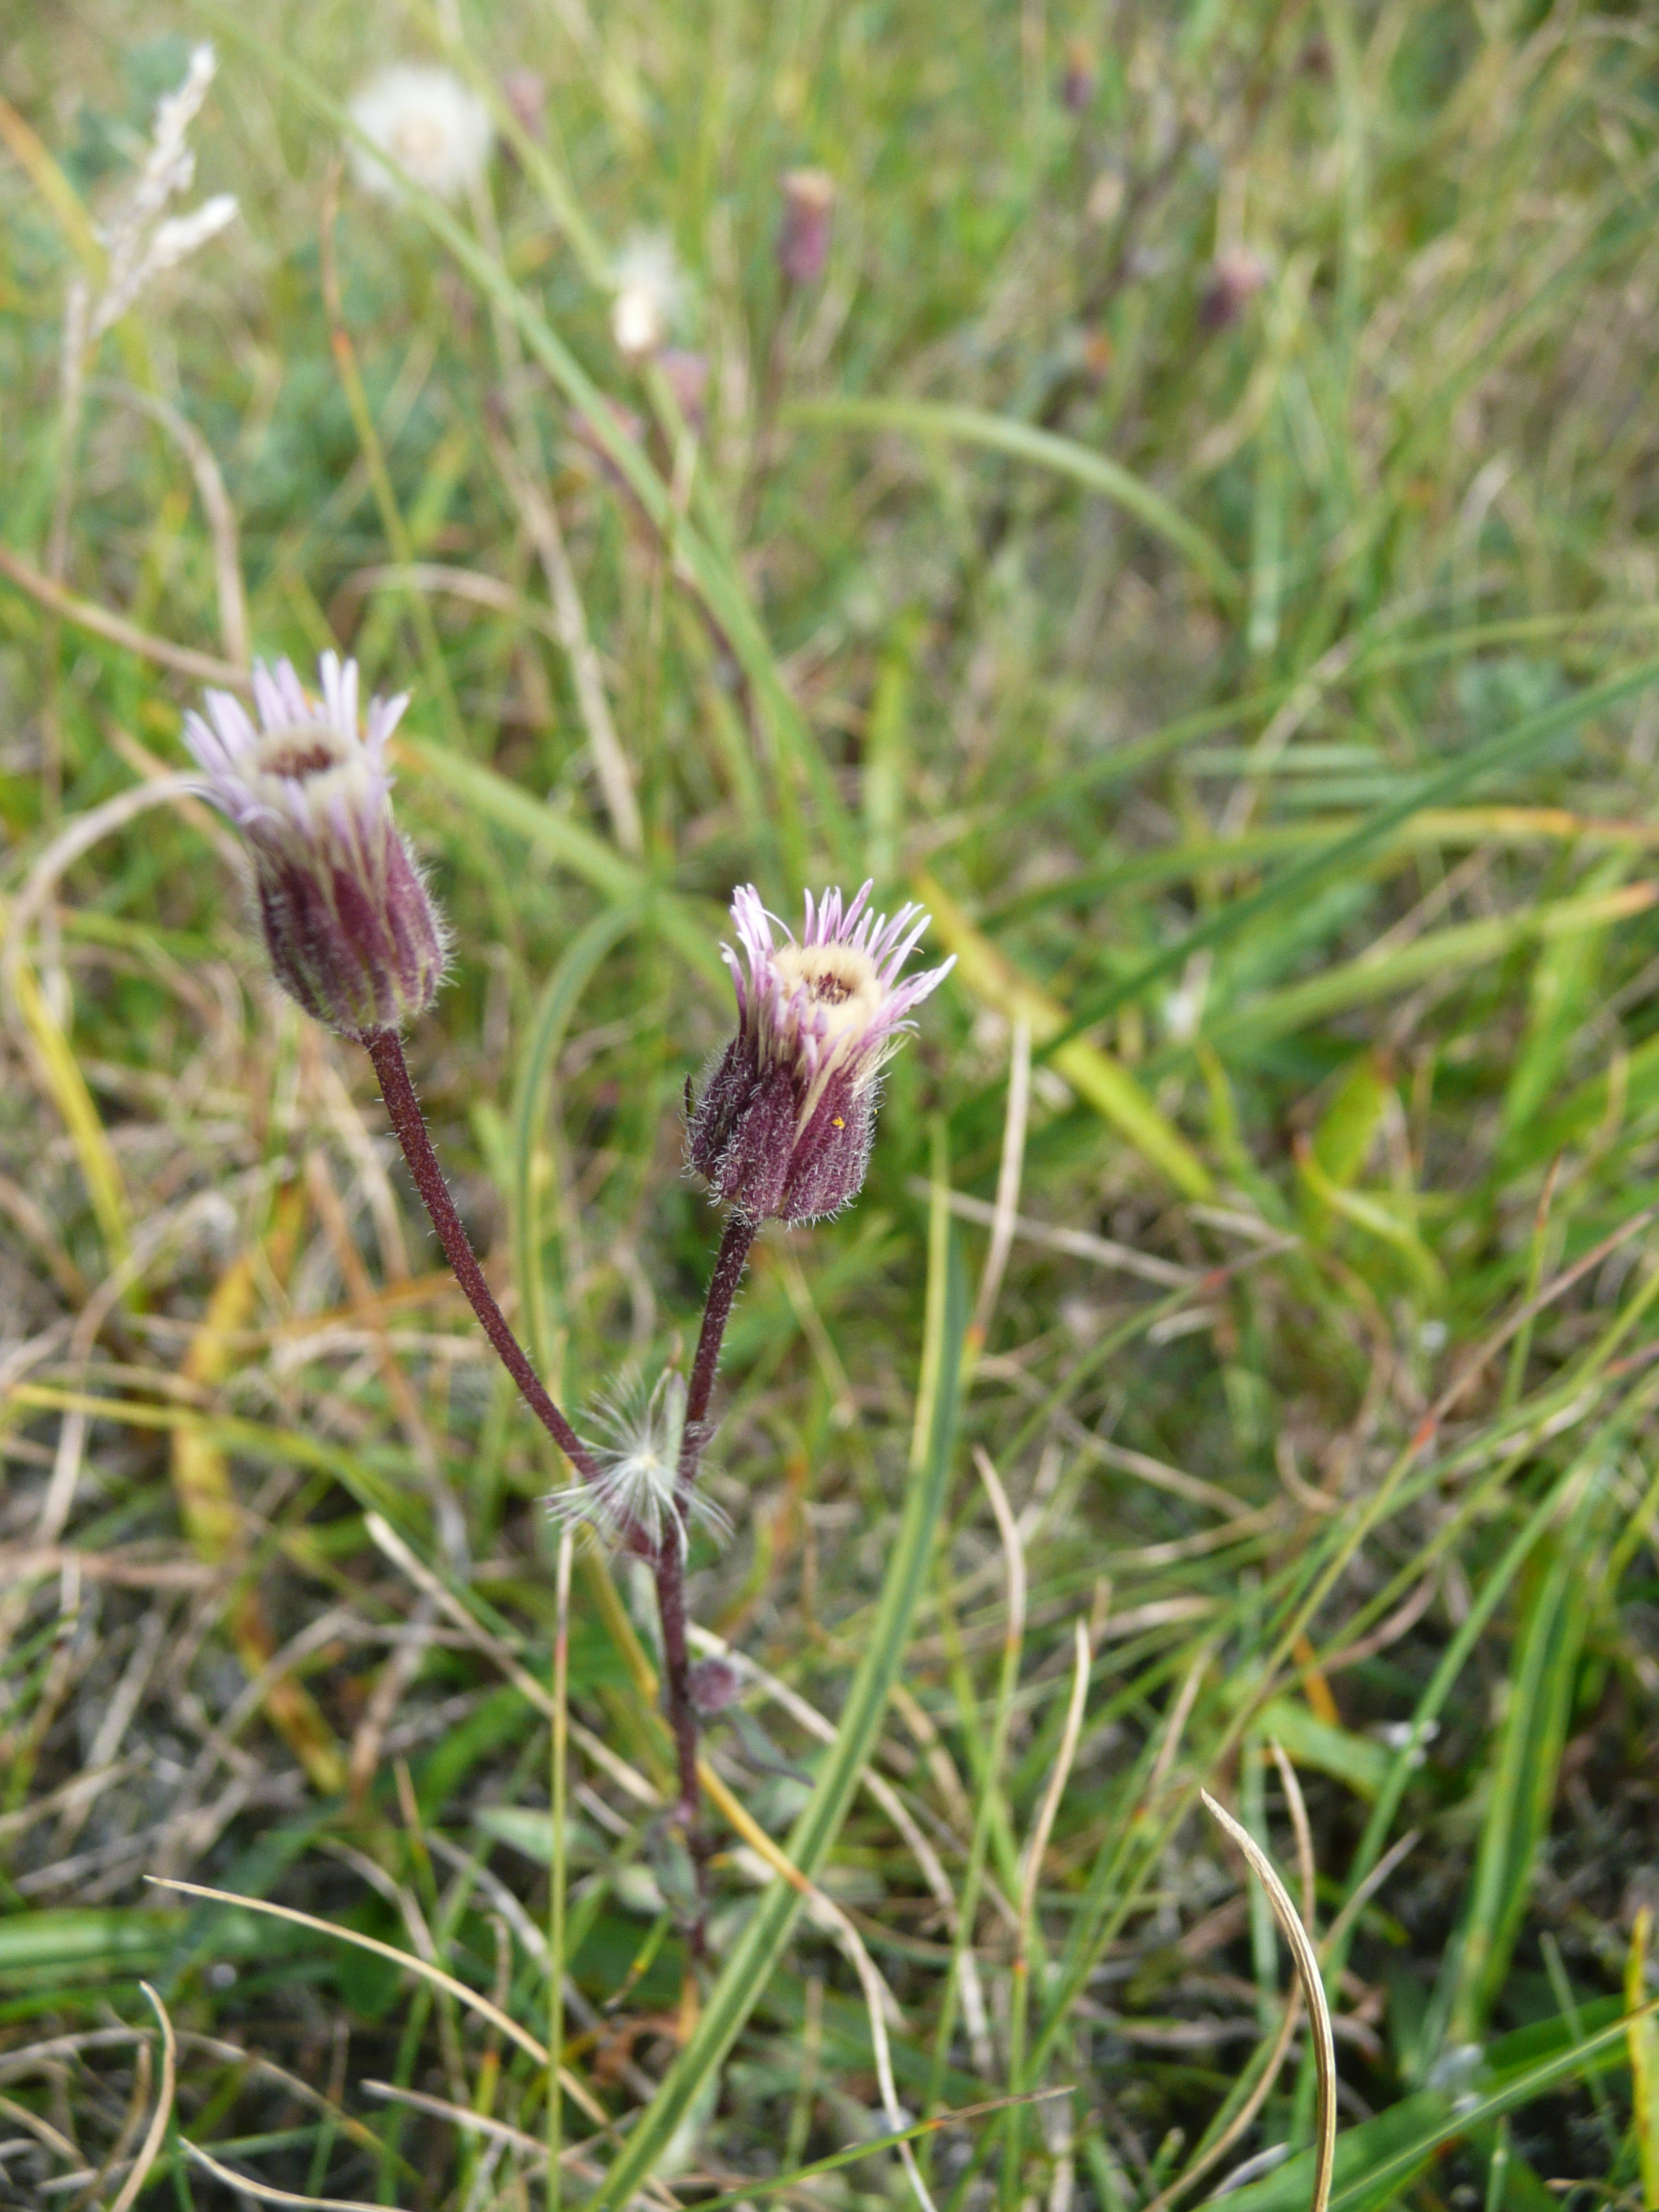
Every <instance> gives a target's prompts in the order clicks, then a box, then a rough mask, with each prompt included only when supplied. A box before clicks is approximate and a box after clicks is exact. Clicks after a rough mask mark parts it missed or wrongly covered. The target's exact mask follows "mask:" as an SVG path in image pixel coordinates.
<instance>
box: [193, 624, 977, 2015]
mask: <svg viewBox="0 0 1659 2212" xmlns="http://www.w3.org/2000/svg"><path fill="white" fill-rule="evenodd" d="M319 674H320V677H321V690H322V697H321V700H320V702H319V701H317V700H314V699H313V698H312V697H311V696H308V695H307V693H306V691H305V690H304V689H303V688H302V687H301V684H300V680H299V678H298V677H297V676H296V675H295V671H294V670H293V668H292V666H291V665H289V663H288V662H286V661H283V662H281V663H279V664H278V665H277V666H276V669H275V670H274V671H273V670H268V669H266V668H264V667H263V666H259V665H256V667H255V669H254V671H253V682H252V689H253V696H254V706H255V710H256V715H257V720H256V719H255V717H252V716H250V715H249V714H248V713H247V711H246V708H244V707H243V705H242V704H241V702H240V701H239V700H237V699H235V698H234V697H232V696H230V695H229V694H228V693H225V692H210V693H209V694H208V696H207V702H206V704H207V714H206V715H205V716H203V715H201V714H190V715H188V716H186V718H185V743H186V744H187V745H188V746H189V748H190V750H191V752H192V753H193V754H194V756H195V757H196V760H197V764H198V766H199V767H200V768H201V769H202V771H203V775H204V785H203V788H204V793H205V795H206V796H208V797H210V798H211V799H213V800H214V801H215V802H216V805H218V806H219V807H220V808H221V809H222V811H223V812H224V813H226V814H227V815H228V817H230V819H231V820H232V821H234V823H236V825H237V827H238V829H240V831H241V833H242V836H243V838H244V840H245V841H246V846H247V848H248V851H249V854H250V856H251V858H252V862H253V872H254V881H255V890H256V894H257V902H258V915H259V920H260V923H261V926H262V929H263V932H264V939H265V949H266V951H267V953H268V954H269V957H270V966H271V971H272V974H273V975H274V977H275V980H276V982H277V983H278V985H279V986H280V987H282V988H283V990H285V991H286V992H287V993H288V994H289V996H290V997H291V998H293V999H295V1000H297V1001H298V1003H299V1004H300V1005H301V1006H303V1007H304V1008H305V1010H306V1012H307V1013H309V1014H311V1015H312V1016H313V1018H315V1019H317V1020H318V1021H320V1022H321V1023H322V1024H324V1025H325V1027H327V1028H329V1029H331V1030H334V1031H336V1032H337V1034H338V1035H340V1036H349V1037H353V1038H355V1039H356V1041H357V1042H359V1043H360V1044H361V1045H362V1047H363V1048H364V1049H365V1051H366V1052H367V1053H368V1056H369V1059H370V1061H371V1062H372V1063H373V1066H374V1073H375V1075H376V1077H377V1078H378V1079H379V1082H380V1095H381V1097H382V1098H383V1099H384V1100H385V1102H386V1113H387V1115H388V1117H389V1118H390V1121H391V1123H392V1130H393V1133H395V1135H396V1137H397V1139H398V1144H399V1146H401V1147H402V1150H403V1154H404V1159H405V1160H406V1161H407V1162H408V1164H409V1171H410V1176H412V1177H413V1179H414V1182H415V1188H416V1190H417V1191H418V1192H419V1194H420V1197H421V1200H422V1204H423V1205H424V1206H425V1207H426V1210H427V1212H428V1215H429V1216H430V1217H431V1221H432V1226H433V1228H434V1230H435V1231H436V1232H437V1237H438V1242H439V1243H440V1244H441V1246H442V1248H443V1252H444V1256H445V1258H446V1259H447V1261H448V1262H449V1266H450V1268H451V1271H452V1273H453V1274H454V1277H455V1279H456V1281H457V1282H458V1283H459V1285H460V1287H461V1289H462V1291H464V1292H465V1296H466V1299H467V1302H468V1304H470V1305H471V1308H472V1310H473V1312H474V1314H476V1316H477V1319H478V1323H479V1326H480V1327H481V1328H483V1333H484V1334H485V1336H486V1337H487V1338H488V1339H489V1343H490V1345H491V1346H492V1347H493V1348H494V1350H495V1354H496V1357H497V1358H499V1359H500V1360H501V1364H502V1366H503V1367H505V1368H506V1370H507V1373H508V1374H509V1375H510V1376H511V1377H512V1378H513V1383H514V1384H515V1386H516V1387H517V1389H518V1392H519V1395H520V1397H521V1398H522V1399H523V1400H524V1402H525V1404H526V1406H527V1407H529V1409H530V1411H531V1412H532V1413H533V1414H534V1415H535V1417H536V1419H538V1421H539V1422H540V1423H541V1425H542V1426H543V1428H544V1429H545V1430H546V1431H547V1433H548V1435H549V1436H550V1437H551V1438H552V1439H553V1442H554V1443H556V1445H557V1446H558V1448H559V1450H560V1451H561V1452H562V1454H563V1455H564V1457H565V1458H566V1459H567V1460H568V1462H569V1463H570V1465H571V1467H572V1468H574V1472H575V1474H576V1475H577V1477H578V1478H579V1480H577V1482H576V1483H575V1484H574V1486H571V1487H570V1488H568V1489H566V1490H563V1491H561V1492H558V1493H557V1494H556V1496H555V1497H554V1498H552V1499H551V1500H550V1506H551V1509H552V1510H553V1511H554V1512H555V1513H556V1515H558V1516H560V1517H561V1518H562V1520H563V1521H564V1522H566V1523H567V1528H566V1534H565V1539H564V1541H563V1543H562V1546H561V1549H560V1561H561V1566H560V1574H561V1578H562V1579H561V1589H562V1590H564V1589H568V1570H569V1556H570V1553H569V1529H568V1524H569V1523H571V1522H574V1521H576V1520H586V1521H588V1522H592V1523H595V1524H597V1525H598V1526H599V1528H602V1529H603V1530H605V1532H606V1533H607V1534H610V1535H611V1538H612V1539H613V1540H614V1541H616V1542H617V1543H618V1544H619V1545H621V1546H623V1547H625V1548H626V1549H627V1550H629V1551H630V1552H632V1553H634V1555H635V1557H636V1558H639V1559H643V1560H644V1561H645V1562H646V1563H647V1565H648V1566H649V1567H650V1569H651V1571H652V1574H653V1579H654V1581H655V1584H656V1594H657V1606H658V1611H659V1616H660V1620H661V1625H662V1701H663V1711H664V1716H665V1719H666V1721H667V1723H668V1726H669V1729H670V1731H671V1735H672V1737H673V1741H674V1749H675V1758H676V1764H677V1767H678V1796H677V1799H676V1802H675V1806H674V1808H673V1817H674V1818H675V1820H677V1821H678V1825H679V1826H680V1828H681V1829H682V1831H683V1833H684V1841H685V1845H686V1849H687V1850H688V1852H689V1854H690V1859H691V1863H692V1867H693V1869H694V1874H695V1880H696V1908H695V1911H694V1913H693V1915H692V1918H691V1923H690V1927H689V1928H688V1929H687V1936H688V1940H689V1942H690V1948H691V1951H692V1954H693V1956H694V1957H696V1958H699V1959H701V1958H702V1955H703V1952H704V1948H705V1938H704V1923H705V1920H706V1917H707V1899H708V1844H707V1842H706V1839H705V1838H704V1834H703V1831H702V1820H701V1813H700V1798H701V1787H700V1784H699V1780H698V1739H699V1735H700V1725H699V1723H700V1716H701V1715H702V1714H712V1713H714V1712H717V1711H720V1710H721V1708H722V1707H724V1706H726V1705H729V1704H730V1703H731V1702H732V1698H733V1697H734V1696H735V1695H736V1694H737V1691H738V1684H737V1682H736V1681H735V1680H734V1679H733V1678H732V1673H731V1670H730V1669H729V1668H728V1669H726V1670H725V1671H724V1672H722V1671H721V1670H720V1668H718V1667H714V1666H713V1665H712V1664H711V1662H705V1663H704V1665H703V1666H702V1668H694V1667H693V1666H692V1664H691V1654H690V1622H689V1619H688V1607H687V1591H686V1569H687V1559H688V1554H689V1551H690V1526H691V1523H692V1522H694V1521H701V1522H714V1523H716V1524H717V1525H723V1523H724V1516H723V1515H722V1514H721V1513H720V1510H719V1508H718V1506H716V1505H715V1504H714V1502H713V1500H712V1499H710V1498H708V1496H707V1494H706V1493H705V1492H703V1490H702V1488H701V1487H700V1481H699V1478H700V1477H701V1475H702V1463H703V1457H704V1454H705V1452H706V1451H707V1449H708V1442H709V1438H710V1437H711V1435H712V1434H713V1427H712V1424H711V1422H710V1419H709V1407H710V1406H711V1404H712V1402H713V1398H714V1383H715V1379H716V1376H717V1375H718V1372H719V1369H720V1350H721V1346H723V1344H724V1342H725V1339H726V1326H727V1323H728V1322H730V1320H731V1317H732V1307H733V1304H734V1303H735V1301H736V1298H737V1294H738V1286H739V1285H740V1284H741V1283H742V1280H743V1274H744V1268H745V1267H746V1266H747V1265H748V1261H749V1255H750V1251H751V1249H753V1246H754V1243H755V1239H756V1237H757V1236H758V1234H759V1233H760V1230H761V1227H762V1225H763V1223H764V1222H765V1221H767V1220H769V1219H777V1220H781V1221H782V1222H784V1223H785V1224H787V1225H793V1224H800V1223H805V1222H809V1221H813V1220H818V1219H821V1218H823V1217H824V1216H826V1215H828V1214H832V1213H836V1212H839V1211H840V1210H841V1209H842V1207H843V1206H847V1205H849V1204H850V1203H851V1202H852V1200H854V1198H856V1197H857V1195H858V1194H859V1191H860V1188H861V1186H862V1184H863V1182H864V1175H865V1169H866V1164H867V1162H868V1159H869V1153H870V1146H871V1141H872V1137H873V1135H874V1131H875V1121H876V1113H877V1109H878V1104H879V1099H880V1079H881V1072H882V1069H883V1067H884V1066H885V1064H886V1062H887V1060H889V1059H890V1057H891V1055H892V1054H893V1053H894V1052H896V1050H897V1049H898V1048H899V1046H900V1044H901V1043H902V1041H903V1037H904V1034H905V1032H906V1031H907V1030H909V1029H911V1028H912V1027H913V1026H914V1024H913V1022H912V1021H911V1020H910V1016H911V1014H912V1013H913V1012H914V1010H915V1007H917V1006H920V1004H921V1001H922V1000H924V999H926V998H927V995H928V994H929V993H930V992H932V991H933V989H935V988H936V987H937V986H938V985H939V982H940V981H943V979H944V977H945V975H946V974H947V973H948V971H949V968H950V965H951V963H949V962H947V963H945V966H944V967H943V968H939V969H933V970H932V971H930V972H928V973H926V974H921V975H912V976H910V977H908V978H903V979H902V969H903V968H904V966H905V963H906V962H907V961H908V957H909V956H910V954H911V952H912V951H914V950H915V947H916V945H918V943H919V942H920V941H921V936H922V933H923V932H924V931H925V929H926V928H927V915H924V914H922V913H921V910H920V909H919V908H915V907H912V906H906V907H903V908H901V909H900V910H899V911H898V912H897V913H896V915H894V917H893V919H892V920H891V921H888V919H887V918H886V916H885V915H875V914H873V913H872V911H871V910H870V908H869V898H870V892H871V889H872V886H871V885H870V884H867V883H866V884H865V885H864V886H863V888H862V890H860V891H859V892H858V894H857V895H856V896H855V897H854V899H853V900H852V901H851V902H850V903H849V902H843V899H842V894H841V892H840V891H839V890H826V891H825V892H824V893H823V895H822V896H821V897H819V898H818V899H817V900H816V901H814V899H813V898H812V896H811V894H810V893H809V894H808V896H807V898H806V902H805V924H804V927H803V929H802V933H801V937H800V939H799V942H797V941H796V939H794V937H793V935H792V934H791V933H790V932H789V931H788V929H787V928H786V927H784V925H783V924H782V923H781V922H779V921H777V920H776V917H775V916H774V915H770V914H769V913H768V911H767V909H766V908H764V907H763V905H762V903H761V900H760V896H759V894H758V893H757V891H756V890H755V889H754V887H753V886H752V885H748V886H745V887H744V888H743V889H741V890H738V892H737V893H736V895H735V896H734V897H733V900H732V921H733V923H734V924H735V927H736V933H737V936H738V942H739V943H740V945H742V947H743V952H744V960H743V961H740V960H739V958H738V955H737V953H735V952H734V951H732V949H731V948H730V947H729V946H727V947H726V948H724V951H725V957H726V962H727V963H728V965H729V967H730V968H731V970H732V982H733V986H734V989H735V994H736V999H737V1011H738V1030H737V1034H736V1035H735V1036H733V1037H732V1040H731V1042H729V1043H728V1044H727V1045H726V1048H725V1049H724V1050H723V1051H722V1052H720V1054H716V1056H715V1058H714V1061H713V1062H712V1063H711V1065H710V1068H709V1071H708V1074H707V1077H706V1079H705V1080H704V1083H703V1085H702V1095H701V1097H696V1096H695V1095H694V1093H693V1090H692V1087H691V1086H690V1085H689V1084H688V1085H687V1090H686V1114H687V1129H686V1153H687V1162H688V1164H689V1165H690V1167H691V1168H692V1169H693V1170H696V1172H697V1173H698V1174H700V1175H701V1176H702V1178H703V1180H704V1182H705V1183H706V1185H707V1187H708V1192H709V1194H710V1196H711V1197H712V1198H713V1199H714V1201H715V1202H716V1203H717V1204H719V1205H723V1206H725V1207H726V1227H725V1231H724V1232H723V1234H722V1237H721V1239H720V1250H719V1253H718V1255H717V1256H716V1258H715V1261H714V1270H713V1273H711V1275H710V1277H709V1282H708V1293H707V1296H706V1297H705V1299H704V1302H703V1312H702V1325H701V1327H700V1328H699V1331H698V1335H697V1346H696V1353H695V1355H694V1357H693V1359H692V1364H691V1370H690V1377H689V1380H688V1379H683V1378H682V1377H681V1376H679V1375H678V1373H675V1372H673V1371H665V1372H664V1373H663V1374H661V1375H660V1376H659V1377H658V1379H657V1381H656V1383H655V1384H654V1386H653V1387H647V1386H645V1385H644V1384H641V1387H640V1389H639V1390H638V1391H637V1392H636V1393H635V1394H634V1395H633V1396H632V1397H631V1398H630V1396H629V1395H628V1394H626V1393H624V1394H623V1395H622V1396H621V1397H619V1398H616V1399H612V1400H611V1401H608V1402H602V1404H601V1406H600V1407H599V1413H598V1419H599V1423H600V1425H601V1427H602V1428H603V1429H604V1430H605V1431H608V1437H609V1440H608V1441H606V1442H604V1443H590V1442H588V1441H586V1439H584V1438H583V1437H581V1436H580V1435H579V1434H578V1432H577V1431H576V1430H575V1428H574V1427H573V1425H572V1424H571V1423H570V1421H569V1420H568V1419H567V1417H566V1415H565V1414H564V1413H563V1412H562V1409H561V1408H560V1407H559V1406H558V1405H557V1404H556V1402H555V1401H554V1400H553V1398H552V1397H551V1396H550V1394H549V1392H548V1390H547V1389H546V1387H545V1385H544V1383H543V1382H542V1379H541V1377H540V1376H539V1375H538V1373H537V1372H536V1370H535V1367H534V1365H533V1364H532V1362H531V1360H530V1358H529V1357H528V1355H527V1354H526V1352H525V1349H524V1347H523V1346H522V1345H521V1344H520V1342H519V1340H518V1338H517V1337H516V1336H515V1335H514V1334H513V1330H512V1328H510V1327H509V1325H508V1323H507V1317H506V1316H505V1315H504V1314H503V1313H502V1311H501V1306H500V1304H499V1303H498V1302H497V1300H496V1297H495V1292H494V1291H492V1290H491V1289H490V1287H489V1281H488V1279H487V1278H486V1276H485V1274H484V1271H483V1267H481V1266H480V1264H479V1261H478V1257H477V1254H476V1253H475V1252H474V1250H473V1249H472V1245H471V1239H470V1238H469V1237H468V1236H467V1233H466V1230H465V1226H464V1225H463V1224H462V1221H461V1218H460V1215H459V1212H457V1210H456V1206H455V1202H454V1200H453V1198H452V1197H451V1196H450V1193H449V1186H448V1184H447V1182H446V1181H445V1179H444V1173H443V1170H442V1168H441V1165H440V1164H439V1161H438V1156H437V1153H436V1152H435V1149H434V1146H433V1143H432V1136H431V1133H430V1131H429V1130H428V1127H427V1123H426V1117H425V1115H423V1114H422V1111H421V1104H420V1100H419V1098H418V1097H416V1091H415V1085H414V1083H413V1081H412V1080H411V1079H410V1073H409V1065H408V1062H407V1060H405V1059H404V1048H403V1040H402V1032H403V1030H404V1028H405V1027H406V1026H407V1025H408V1024H410V1023H411V1022H413V1021H415V1020H417V1019H418V1018H419V1017H420V1016H421V1015H422V1014H423V1013H425V1012H427V1011H428V1009H429V1008H430V1007H431V1006H432V1004H433V1002H434V1000H435V998H436V996H437V994H438V990H439V987H440V985H441V981H442V977H443V969H444V961H445V952H446V937H445V931H444V927H443V923H442V921H441V917H440V915H439V914H438V911H437V909H436V908H435V905H434V903H433V902H432V900H431V898H430V896H428V891H427V887H426V884H425V881H424V879H423V878H422V873H421V871H420V868H419V866H418V864H417V862H416V859H415V857H414V855H413V854H412V853H411V852H410V849H409V848H408V846H407V845H406V844H405V843H404V840H403V838H402V836H401V835H400V834H399V832H398V828H397V826H396V823H394V821H393V819H392V804H391V790H392V777H391V773H390V769H389V766H388V763H387V757H386V749H387V744H388V742H389V740H390V738H391V736H392V731H393V729H394V727H395V726H396V724H397V721H398V716H399V714H401V712H402V710H403V708H404V703H405V702H404V701H403V700H401V699H399V700H395V701H389V702H388V701H382V700H380V699H376V700H374V701H372V702H370V705H369V707H368V714H367V718H366V723H364V722H360V720H359V716H358V699H357V670H356V665H355V664H353V663H351V662H346V663H344V664H342V663H341V662H340V661H339V660H338V659H337V657H336V656H335V655H334V654H332V653H326V654H325V655H324V656H323V659H322V662H321V665H320V669H319ZM775 928H776V929H779V930H781V931H782V934H783V937H784V939H785V940H786V941H785V942H784V943H783V944H781V945H780V944H779V943H778V942H777V939H776V938H775V935H774V930H775ZM745 962H746V967H745V965H744V963H745ZM562 1604H563V1599H561V1606H562ZM560 1617H561V1620H562V1619H563V1613H562V1611H561V1616H560ZM560 1634H561V1637H562V1634H563V1630H562V1628H561V1631H560ZM556 1663H562V1662H556ZM555 1757H556V1765H557V1764H558V1748H557V1746H556V1755H555ZM556 1795H557V1790H556ZM555 2040H556V2039H555Z"/></svg>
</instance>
